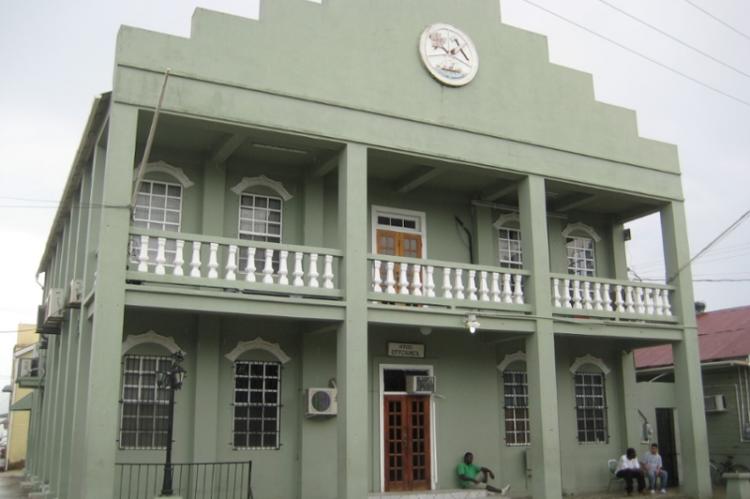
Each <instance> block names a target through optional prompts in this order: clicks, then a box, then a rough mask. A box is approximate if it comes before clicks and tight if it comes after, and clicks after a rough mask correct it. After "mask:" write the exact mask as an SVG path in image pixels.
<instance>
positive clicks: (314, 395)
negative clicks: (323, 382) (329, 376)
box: [305, 388, 338, 418]
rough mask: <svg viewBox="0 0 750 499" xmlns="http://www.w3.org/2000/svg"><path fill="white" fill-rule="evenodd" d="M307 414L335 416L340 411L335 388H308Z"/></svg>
mask: <svg viewBox="0 0 750 499" xmlns="http://www.w3.org/2000/svg"><path fill="white" fill-rule="evenodd" d="M305 400H306V405H305V416H306V417H308V418H311V417H318V416H335V415H336V414H337V413H338V403H337V402H336V389H335V388H308V389H307V390H305Z"/></svg>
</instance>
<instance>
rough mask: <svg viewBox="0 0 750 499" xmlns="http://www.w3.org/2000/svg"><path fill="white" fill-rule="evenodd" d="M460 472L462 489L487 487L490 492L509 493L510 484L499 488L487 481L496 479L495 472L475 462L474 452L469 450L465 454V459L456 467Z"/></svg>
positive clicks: (502, 494) (459, 479) (459, 478)
mask: <svg viewBox="0 0 750 499" xmlns="http://www.w3.org/2000/svg"><path fill="white" fill-rule="evenodd" d="M456 472H457V473H458V482H459V484H460V485H461V488H462V489H485V490H487V491H489V492H497V493H499V494H500V495H501V496H504V495H507V494H508V491H509V490H510V485H506V486H505V487H503V488H501V489H498V488H495V487H493V486H492V485H489V484H488V483H487V481H488V479H490V478H492V479H493V480H494V478H495V474H494V473H493V472H492V471H491V470H490V469H488V468H485V467H484V466H477V465H476V464H474V454H472V453H471V452H467V453H466V454H464V459H463V461H462V462H461V463H460V464H459V465H458V468H457V469H456Z"/></svg>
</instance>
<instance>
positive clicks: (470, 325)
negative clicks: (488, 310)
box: [465, 314, 481, 334]
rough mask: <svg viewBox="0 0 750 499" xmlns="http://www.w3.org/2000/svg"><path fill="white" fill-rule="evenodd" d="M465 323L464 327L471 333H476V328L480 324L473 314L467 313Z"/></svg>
mask: <svg viewBox="0 0 750 499" xmlns="http://www.w3.org/2000/svg"><path fill="white" fill-rule="evenodd" d="M465 324H466V329H468V330H469V333H471V334H474V333H476V332H477V329H479V326H481V324H480V323H479V321H478V320H477V316H476V315H475V314H469V315H467V316H466V321H465Z"/></svg>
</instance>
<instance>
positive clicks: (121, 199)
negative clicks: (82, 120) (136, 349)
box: [79, 104, 138, 499]
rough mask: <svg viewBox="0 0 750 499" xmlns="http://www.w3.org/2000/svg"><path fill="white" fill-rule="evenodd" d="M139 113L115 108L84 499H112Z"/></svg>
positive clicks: (109, 142)
mask: <svg viewBox="0 0 750 499" xmlns="http://www.w3.org/2000/svg"><path fill="white" fill-rule="evenodd" d="M137 119H138V110H137V109H136V108H134V107H130V106H125V105H121V104H113V105H112V108H111V110H110V117H109V131H108V136H107V156H106V163H105V170H104V178H103V184H102V203H103V206H102V207H101V215H100V226H99V239H98V257H97V263H96V288H95V293H96V294H95V299H94V305H93V312H94V321H93V331H92V334H91V345H90V346H91V351H90V361H89V384H88V400H89V401H96V403H95V404H91V403H89V404H87V405H86V416H85V418H86V424H87V430H86V432H85V435H84V436H83V439H84V440H83V448H82V458H83V459H82V462H81V463H79V465H80V466H81V470H82V477H81V478H82V480H83V482H84V485H83V487H82V490H81V496H80V498H81V499H93V498H97V499H101V498H106V497H111V496H112V494H113V488H114V481H115V454H116V450H117V439H118V435H117V428H118V414H119V406H118V400H119V398H120V394H119V392H120V373H121V355H122V328H123V319H124V311H125V274H126V269H127V263H128V262H127V258H128V253H127V247H128V238H129V229H130V208H129V206H130V201H131V194H132V189H133V166H134V163H135V147H136V129H137V125H138V123H137Z"/></svg>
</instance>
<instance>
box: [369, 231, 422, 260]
mask: <svg viewBox="0 0 750 499" xmlns="http://www.w3.org/2000/svg"><path fill="white" fill-rule="evenodd" d="M375 237H376V239H377V241H376V245H375V250H376V251H377V253H378V255H391V256H405V257H408V258H422V235H421V234H414V233H411V232H399V231H395V230H385V229H378V230H377V231H376V233H375Z"/></svg>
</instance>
